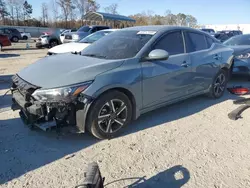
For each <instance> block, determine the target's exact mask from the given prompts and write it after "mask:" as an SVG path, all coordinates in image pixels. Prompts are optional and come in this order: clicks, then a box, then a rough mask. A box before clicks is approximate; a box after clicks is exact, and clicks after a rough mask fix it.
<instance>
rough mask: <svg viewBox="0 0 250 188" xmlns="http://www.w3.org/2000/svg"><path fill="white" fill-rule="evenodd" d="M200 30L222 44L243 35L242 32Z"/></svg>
mask: <svg viewBox="0 0 250 188" xmlns="http://www.w3.org/2000/svg"><path fill="white" fill-rule="evenodd" d="M201 30H202V31H204V32H207V33H209V34H210V35H212V36H213V37H215V38H216V39H218V40H219V41H221V42H224V41H226V40H228V39H230V38H231V37H233V36H236V35H242V34H243V33H242V31H240V30H222V31H218V32H215V31H214V30H213V29H209V28H205V29H201Z"/></svg>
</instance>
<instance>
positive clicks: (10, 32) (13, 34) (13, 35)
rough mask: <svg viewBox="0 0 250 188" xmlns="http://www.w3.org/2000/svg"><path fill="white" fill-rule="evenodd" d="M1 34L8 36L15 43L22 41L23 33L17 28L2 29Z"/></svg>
mask: <svg viewBox="0 0 250 188" xmlns="http://www.w3.org/2000/svg"><path fill="white" fill-rule="evenodd" d="M0 34H4V35H7V36H8V37H9V39H10V40H11V41H13V42H18V41H19V40H20V39H22V36H21V33H20V32H19V31H18V30H17V29H15V28H7V27H2V28H0Z"/></svg>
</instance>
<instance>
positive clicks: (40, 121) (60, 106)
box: [11, 76, 92, 133]
mask: <svg viewBox="0 0 250 188" xmlns="http://www.w3.org/2000/svg"><path fill="white" fill-rule="evenodd" d="M37 89H38V87H36V86H33V85H31V84H29V83H27V82H25V81H24V80H22V79H21V78H20V77H18V76H14V78H13V85H12V88H11V91H12V106H11V108H12V110H14V111H15V110H20V112H19V114H20V117H21V119H22V120H23V122H24V123H25V124H27V125H35V126H37V127H39V128H41V129H42V130H44V131H47V130H49V129H50V128H52V127H57V128H62V127H71V128H72V130H74V132H81V133H82V132H85V122H86V115H87V111H88V109H89V106H90V104H91V102H92V99H91V98H90V97H88V96H85V95H83V94H82V93H81V94H80V95H78V96H77V97H76V98H75V99H74V100H73V101H60V102H55V101H53V102H50V101H46V102H41V101H39V100H36V99H35V98H34V97H33V96H32V93H34V92H35V91H36V90H37Z"/></svg>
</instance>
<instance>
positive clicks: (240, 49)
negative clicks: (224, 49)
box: [228, 45, 250, 55]
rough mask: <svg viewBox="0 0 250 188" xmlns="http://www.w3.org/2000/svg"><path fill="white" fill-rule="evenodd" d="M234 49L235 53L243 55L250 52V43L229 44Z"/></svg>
mask: <svg viewBox="0 0 250 188" xmlns="http://www.w3.org/2000/svg"><path fill="white" fill-rule="evenodd" d="M228 47H230V48H232V49H233V50H234V55H241V54H244V53H247V52H250V45H236V46H228Z"/></svg>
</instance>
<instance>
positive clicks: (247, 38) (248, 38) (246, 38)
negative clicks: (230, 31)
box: [223, 35, 250, 46]
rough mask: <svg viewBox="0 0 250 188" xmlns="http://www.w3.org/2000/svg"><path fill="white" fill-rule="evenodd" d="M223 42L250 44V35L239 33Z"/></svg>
mask: <svg viewBox="0 0 250 188" xmlns="http://www.w3.org/2000/svg"><path fill="white" fill-rule="evenodd" d="M223 44H225V45H228V46H235V45H250V35H239V36H235V37H232V38H230V39H228V40H226V41H225V42H224V43H223Z"/></svg>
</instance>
